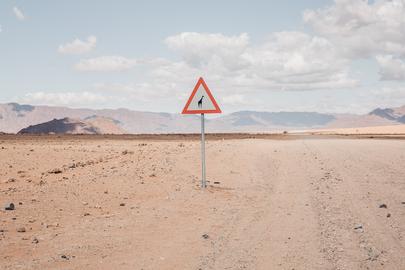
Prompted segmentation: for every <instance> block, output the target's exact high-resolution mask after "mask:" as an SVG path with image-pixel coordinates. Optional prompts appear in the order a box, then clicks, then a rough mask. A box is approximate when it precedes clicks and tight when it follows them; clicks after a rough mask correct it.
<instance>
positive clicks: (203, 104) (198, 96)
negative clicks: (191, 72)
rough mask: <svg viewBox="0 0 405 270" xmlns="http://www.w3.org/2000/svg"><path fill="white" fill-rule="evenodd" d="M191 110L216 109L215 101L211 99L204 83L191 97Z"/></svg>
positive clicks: (189, 107)
mask: <svg viewBox="0 0 405 270" xmlns="http://www.w3.org/2000/svg"><path fill="white" fill-rule="evenodd" d="M188 109H189V110H190V111H198V110H215V109H216V108H215V106H214V103H213V102H212V100H211V99H210V96H209V95H208V94H207V91H205V88H204V86H203V85H202V84H200V87H198V90H197V92H195V95H194V97H193V98H192V99H191V103H190V105H189V106H188Z"/></svg>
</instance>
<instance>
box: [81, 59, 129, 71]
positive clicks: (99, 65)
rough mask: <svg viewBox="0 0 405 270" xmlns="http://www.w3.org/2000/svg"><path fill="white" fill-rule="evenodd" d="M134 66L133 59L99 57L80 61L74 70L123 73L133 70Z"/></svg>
mask: <svg viewBox="0 0 405 270" xmlns="http://www.w3.org/2000/svg"><path fill="white" fill-rule="evenodd" d="M136 64H137V61H136V60H135V59H128V58H125V57H122V56H100V57H96V58H90V59H84V60H81V61H80V62H79V63H78V64H76V66H75V68H76V70H78V71H124V70H128V69H131V68H133V67H134V66H135V65H136Z"/></svg>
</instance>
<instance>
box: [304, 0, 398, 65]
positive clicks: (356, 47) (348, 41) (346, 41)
mask: <svg viewBox="0 0 405 270" xmlns="http://www.w3.org/2000/svg"><path fill="white" fill-rule="evenodd" d="M404 14H405V1H404V0H391V1H388V0H376V1H373V2H371V1H364V0H335V4H334V5H332V6H330V7H327V8H323V9H318V10H306V11H305V12H304V15H303V18H304V21H305V22H307V23H309V24H310V25H311V26H312V27H313V28H314V30H315V31H316V32H317V33H318V34H320V35H322V36H325V37H328V38H329V39H330V40H331V41H332V42H334V43H335V44H336V45H337V47H338V48H340V49H341V52H342V54H343V55H345V56H347V57H351V58H367V57H370V56H371V57H374V55H375V54H395V55H399V56H401V55H402V56H405V16H404Z"/></svg>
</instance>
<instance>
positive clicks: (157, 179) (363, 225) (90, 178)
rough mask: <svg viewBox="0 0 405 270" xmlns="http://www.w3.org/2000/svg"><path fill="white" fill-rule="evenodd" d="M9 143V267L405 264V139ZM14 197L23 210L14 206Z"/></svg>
mask: <svg viewBox="0 0 405 270" xmlns="http://www.w3.org/2000/svg"><path fill="white" fill-rule="evenodd" d="M206 152H207V177H208V180H209V186H208V188H207V189H206V190H202V189H200V187H199V184H200V182H199V181H200V172H201V171H200V142H199V141H198V137H195V136H194V137H191V139H190V138H189V137H187V136H183V137H182V136H178V137H175V138H169V137H168V138H165V137H164V136H163V137H162V138H157V137H153V138H147V137H145V138H143V137H135V138H132V137H131V136H127V137H125V136H121V137H120V136H117V137H103V136H96V137H92V136H87V137H85V136H62V137H57V136H53V137H52V136H37V137H35V136H33V137H29V136H27V137H24V136H22V137H21V136H20V137H19V136H2V137H0V168H1V171H0V203H1V204H2V206H1V210H0V269H97V270H102V269H145V270H146V269H196V270H197V269H204V270H205V269H266V270H267V269H290V270H291V269H296V270H297V269H405V140H402V139H382V138H377V137H374V138H373V139H367V138H354V137H350V136H349V137H344V138H340V137H327V136H318V137H311V136H290V135H286V136H280V137H277V136H274V137H271V136H270V137H269V138H255V139H251V138H250V139H249V138H242V137H240V136H239V137H238V136H235V137H232V136H228V137H227V138H226V139H221V137H220V136H218V137H212V138H211V139H209V140H208V142H207V149H206ZM9 203H14V205H15V209H14V210H5V206H9Z"/></svg>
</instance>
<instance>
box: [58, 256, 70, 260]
mask: <svg viewBox="0 0 405 270" xmlns="http://www.w3.org/2000/svg"><path fill="white" fill-rule="evenodd" d="M60 257H61V258H62V259H65V260H69V257H68V256H66V255H61V256H60Z"/></svg>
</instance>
